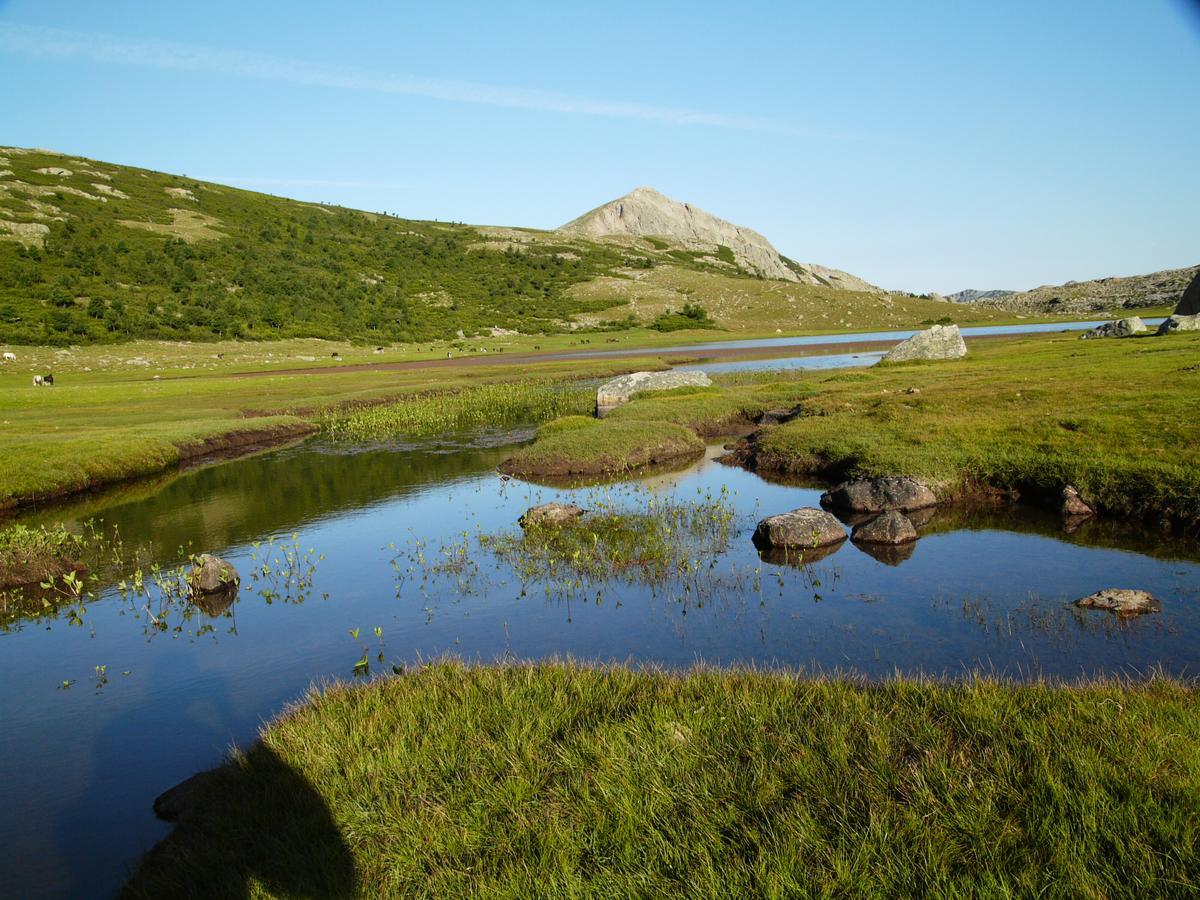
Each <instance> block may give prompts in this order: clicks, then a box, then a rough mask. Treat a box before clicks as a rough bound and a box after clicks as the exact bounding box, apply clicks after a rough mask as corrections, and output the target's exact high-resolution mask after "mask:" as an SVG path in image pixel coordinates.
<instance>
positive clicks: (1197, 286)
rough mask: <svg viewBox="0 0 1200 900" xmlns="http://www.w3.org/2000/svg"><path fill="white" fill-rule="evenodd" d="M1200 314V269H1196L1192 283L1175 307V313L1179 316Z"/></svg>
mask: <svg viewBox="0 0 1200 900" xmlns="http://www.w3.org/2000/svg"><path fill="white" fill-rule="evenodd" d="M1197 314H1200V269H1197V270H1196V275H1195V277H1194V278H1192V282H1191V284H1189V285H1188V286H1187V288H1186V289H1185V290H1184V292H1183V296H1182V297H1180V298H1179V305H1178V306H1177V307H1175V315H1177V316H1194V315H1197Z"/></svg>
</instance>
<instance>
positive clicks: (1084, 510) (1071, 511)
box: [1062, 484, 1096, 517]
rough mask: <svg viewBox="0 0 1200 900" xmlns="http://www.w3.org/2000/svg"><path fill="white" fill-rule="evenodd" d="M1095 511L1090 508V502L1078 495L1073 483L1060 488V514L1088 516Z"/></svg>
mask: <svg viewBox="0 0 1200 900" xmlns="http://www.w3.org/2000/svg"><path fill="white" fill-rule="evenodd" d="M1095 512H1096V510H1094V509H1092V507H1091V504H1089V503H1088V502H1087V501H1085V500H1084V499H1083V498H1082V497H1080V496H1079V491H1078V490H1077V489H1076V488H1075V485H1073V484H1068V485H1067V486H1066V487H1064V488H1063V489H1062V514H1063V515H1064V516H1070V517H1076V516H1090V515H1094V514H1095Z"/></svg>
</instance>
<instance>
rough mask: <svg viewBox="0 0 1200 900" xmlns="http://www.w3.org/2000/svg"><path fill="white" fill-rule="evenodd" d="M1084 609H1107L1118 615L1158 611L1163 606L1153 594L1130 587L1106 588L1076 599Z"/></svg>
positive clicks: (1077, 604) (1076, 602) (1135, 614)
mask: <svg viewBox="0 0 1200 900" xmlns="http://www.w3.org/2000/svg"><path fill="white" fill-rule="evenodd" d="M1075 605H1076V606H1079V607H1082V608H1084V609H1106V610H1109V611H1110V612H1115V613H1116V614H1117V615H1118V616H1122V617H1125V616H1137V615H1140V614H1142V613H1153V612H1158V611H1159V609H1160V608H1161V607H1160V606H1159V603H1158V601H1157V600H1156V599H1154V597H1153V595H1151V594H1149V593H1148V592H1146V591H1138V590H1132V589H1130V588H1105V589H1104V590H1102V591H1096V593H1094V594H1089V595H1088V596H1086V597H1083V598H1081V599H1079V600H1076V601H1075Z"/></svg>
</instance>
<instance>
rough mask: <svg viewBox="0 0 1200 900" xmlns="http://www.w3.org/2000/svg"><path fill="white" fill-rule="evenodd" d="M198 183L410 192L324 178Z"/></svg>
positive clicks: (232, 178) (405, 187)
mask: <svg viewBox="0 0 1200 900" xmlns="http://www.w3.org/2000/svg"><path fill="white" fill-rule="evenodd" d="M194 177H195V178H196V180H198V181H211V182H213V183H214V184H235V185H236V184H244V185H249V186H252V187H324V188H370V189H371V190H377V191H410V190H412V188H413V186H412V185H411V184H397V183H395V182H389V181H332V180H327V179H324V178H258V177H255V176H241V175H196V176H194Z"/></svg>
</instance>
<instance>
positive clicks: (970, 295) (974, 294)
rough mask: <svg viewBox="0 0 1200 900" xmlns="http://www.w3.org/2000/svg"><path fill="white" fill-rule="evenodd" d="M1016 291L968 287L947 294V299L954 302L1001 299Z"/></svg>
mask: <svg viewBox="0 0 1200 900" xmlns="http://www.w3.org/2000/svg"><path fill="white" fill-rule="evenodd" d="M1015 293H1016V291H1002V290H996V291H977V290H975V289H974V288H967V289H966V290H965V291H959V292H958V293H955V294H947V295H946V299H947V300H949V301H951V302H952V303H977V302H978V301H980V300H999V299H1000V298H1001V297H1007V296H1008V295H1009V294H1015Z"/></svg>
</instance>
